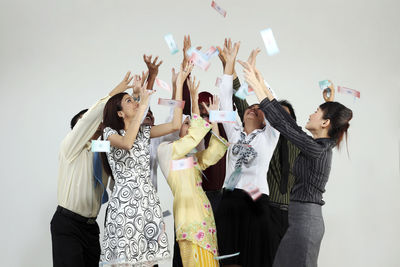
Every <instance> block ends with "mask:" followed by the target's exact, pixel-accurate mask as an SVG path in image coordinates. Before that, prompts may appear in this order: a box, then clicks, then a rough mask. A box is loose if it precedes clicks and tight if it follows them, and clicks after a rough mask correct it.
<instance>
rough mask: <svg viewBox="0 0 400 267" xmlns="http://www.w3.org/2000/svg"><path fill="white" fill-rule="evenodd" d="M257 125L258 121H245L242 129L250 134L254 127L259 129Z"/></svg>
mask: <svg viewBox="0 0 400 267" xmlns="http://www.w3.org/2000/svg"><path fill="white" fill-rule="evenodd" d="M257 125H258V123H255V122H254V121H246V122H245V126H244V131H245V132H246V134H250V133H252V132H253V131H254V130H255V129H260V127H259V126H257Z"/></svg>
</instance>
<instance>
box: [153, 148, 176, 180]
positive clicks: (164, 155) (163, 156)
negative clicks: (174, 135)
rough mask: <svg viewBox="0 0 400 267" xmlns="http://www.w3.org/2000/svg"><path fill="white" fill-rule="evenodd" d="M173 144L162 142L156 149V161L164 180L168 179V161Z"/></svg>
mask: <svg viewBox="0 0 400 267" xmlns="http://www.w3.org/2000/svg"><path fill="white" fill-rule="evenodd" d="M172 146H173V143H169V142H163V143H161V144H160V145H159V146H158V148H157V159H158V164H159V166H160V169H161V171H162V173H163V175H164V177H165V178H166V179H168V176H169V171H170V167H171V165H170V161H171V154H172Z"/></svg>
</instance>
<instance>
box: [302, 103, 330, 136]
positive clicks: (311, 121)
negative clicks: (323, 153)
mask: <svg viewBox="0 0 400 267" xmlns="http://www.w3.org/2000/svg"><path fill="white" fill-rule="evenodd" d="M323 117H324V113H323V112H322V110H321V109H320V108H317V110H316V111H315V112H314V113H313V114H311V115H310V117H309V118H308V121H307V124H306V129H307V130H309V131H310V132H315V131H318V130H321V129H322V128H325V127H326V126H327V121H329V120H326V119H324V118H323Z"/></svg>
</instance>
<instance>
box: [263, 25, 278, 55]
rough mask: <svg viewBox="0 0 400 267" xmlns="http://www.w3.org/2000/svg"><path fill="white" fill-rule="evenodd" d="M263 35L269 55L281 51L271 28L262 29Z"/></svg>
mask: <svg viewBox="0 0 400 267" xmlns="http://www.w3.org/2000/svg"><path fill="white" fill-rule="evenodd" d="M260 33H261V37H262V39H263V41H264V44H265V48H266V49H267V53H268V55H269V56H273V55H276V54H278V53H279V48H278V45H277V44H276V41H275V38H274V34H273V33H272V30H271V28H268V29H265V30H262V31H260Z"/></svg>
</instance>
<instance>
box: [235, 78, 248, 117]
mask: <svg viewBox="0 0 400 267" xmlns="http://www.w3.org/2000/svg"><path fill="white" fill-rule="evenodd" d="M239 88H240V81H239V78H238V77H236V79H235V80H233V91H234V92H235V91H237V90H238V89H239ZM232 100H233V103H235V106H236V108H237V113H238V115H239V117H240V120H241V121H242V122H243V116H244V112H245V111H246V109H247V108H248V107H249V104H248V103H247V101H246V99H240V98H239V97H237V96H235V95H233V96H232Z"/></svg>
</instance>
